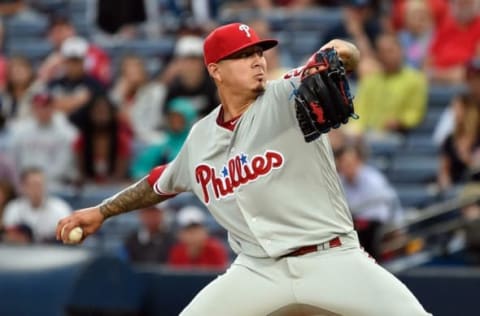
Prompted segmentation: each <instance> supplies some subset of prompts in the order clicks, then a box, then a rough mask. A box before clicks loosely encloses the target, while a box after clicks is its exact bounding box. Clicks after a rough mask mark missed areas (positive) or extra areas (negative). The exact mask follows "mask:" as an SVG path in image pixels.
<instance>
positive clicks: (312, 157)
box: [154, 70, 353, 258]
mask: <svg viewBox="0 0 480 316" xmlns="http://www.w3.org/2000/svg"><path fill="white" fill-rule="evenodd" d="M295 74H296V71H295V70H294V71H292V72H291V74H287V75H286V76H285V77H284V78H283V79H280V80H276V81H273V82H269V83H268V84H267V87H266V91H265V92H264V93H263V94H262V95H261V96H259V97H258V98H257V99H256V101H255V102H254V103H253V104H252V105H251V106H250V107H249V108H248V110H247V111H246V112H245V113H243V115H242V116H241V117H240V118H239V119H238V122H236V125H235V128H234V129H233V131H231V130H229V129H227V128H225V127H222V126H220V125H218V124H217V117H218V115H219V112H220V108H221V107H218V108H217V109H215V110H214V111H213V112H212V113H210V114H209V115H208V116H207V117H205V118H203V119H202V120H200V121H199V122H197V124H195V126H194V127H193V128H192V130H191V133H190V135H189V137H188V139H187V140H186V142H185V144H184V146H183V148H182V150H181V152H180V153H179V154H178V156H177V157H176V159H175V160H174V161H173V162H171V163H170V164H169V165H168V166H167V168H166V169H165V171H164V172H163V174H162V175H161V177H160V178H159V180H157V182H156V183H155V185H154V189H155V190H156V192H157V193H159V194H167V193H168V194H170V193H178V192H183V191H193V192H194V193H195V194H196V195H197V196H198V198H199V199H201V200H202V201H203V202H204V203H205V205H206V206H207V207H208V209H209V210H210V211H211V213H212V214H213V216H214V217H215V218H216V220H217V221H218V223H220V224H221V225H222V226H224V227H225V228H226V229H227V230H228V232H229V242H230V245H231V247H232V249H233V250H234V251H235V252H237V253H244V254H246V255H249V256H253V257H273V258H275V257H279V256H281V255H283V254H286V253H288V252H290V251H292V250H293V249H296V248H298V247H301V246H304V245H314V244H320V243H323V242H325V241H328V240H330V239H332V238H334V237H335V236H337V235H345V234H348V233H350V232H352V231H353V225H352V219H351V215H350V212H349V210H348V207H347V204H346V201H345V198H344V193H343V190H342V187H341V184H340V181H339V178H338V176H337V172H336V169H335V163H334V159H333V155H332V150H331V147H330V144H329V141H328V138H327V136H326V135H323V136H322V137H320V138H319V139H318V140H316V141H314V142H312V143H306V142H305V141H304V140H303V134H302V133H301V131H300V129H299V127H298V122H297V120H296V117H295V108H294V100H293V96H292V92H293V90H294V86H296V85H298V84H299V80H298V76H295Z"/></svg>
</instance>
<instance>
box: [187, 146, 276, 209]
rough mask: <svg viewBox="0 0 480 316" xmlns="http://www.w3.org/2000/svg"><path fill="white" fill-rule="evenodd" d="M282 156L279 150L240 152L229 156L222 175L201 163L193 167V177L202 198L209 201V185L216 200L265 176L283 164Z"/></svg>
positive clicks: (206, 201) (213, 168)
mask: <svg viewBox="0 0 480 316" xmlns="http://www.w3.org/2000/svg"><path fill="white" fill-rule="evenodd" d="M283 162H284V158H283V155H282V154H281V153H279V152H276V151H273V150H267V151H266V152H265V153H264V154H263V155H256V156H253V158H252V159H250V161H249V159H248V157H247V155H245V154H241V155H236V156H234V157H232V158H230V159H229V160H228V161H227V163H226V165H225V166H223V168H222V170H220V172H221V174H222V176H219V175H217V170H216V169H215V167H212V166H210V165H209V164H206V163H202V164H199V165H197V166H196V167H195V178H196V180H197V183H199V184H200V185H201V186H202V192H203V200H204V202H205V203H206V204H208V203H209V202H210V195H209V193H208V185H211V187H212V188H213V192H214V194H215V198H216V199H217V200H219V199H221V198H223V197H226V196H228V195H229V194H232V193H233V192H234V190H235V189H236V188H238V187H240V186H242V185H245V184H247V183H249V182H252V181H255V180H256V179H257V178H259V177H262V176H266V175H267V174H269V173H270V172H271V171H272V170H273V169H279V168H281V167H282V166H283Z"/></svg>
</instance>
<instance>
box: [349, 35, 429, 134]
mask: <svg viewBox="0 0 480 316" xmlns="http://www.w3.org/2000/svg"><path fill="white" fill-rule="evenodd" d="M376 48H377V54H378V59H379V61H380V63H381V64H382V68H383V71H382V72H380V73H375V74H370V75H368V76H365V77H363V78H362V79H361V80H360V82H359V86H358V90H357V95H356V97H355V100H354V103H355V111H356V112H357V113H358V115H359V116H360V119H359V120H357V121H352V122H351V124H349V125H348V129H349V130H350V131H353V132H354V133H357V134H362V133H365V132H372V133H373V134H380V135H382V134H386V135H388V134H392V133H393V134H395V133H404V132H407V131H408V130H410V129H412V128H414V127H416V126H417V125H418V124H419V123H420V122H421V121H422V119H423V116H424V114H425V110H426V102H427V91H428V85H427V80H426V77H425V75H424V74H423V73H421V72H419V71H418V70H415V69H412V68H410V67H407V66H405V65H404V64H403V52H402V49H401V46H400V43H399V41H398V39H397V38H396V36H395V35H391V34H382V35H380V36H379V37H378V39H377V41H376Z"/></svg>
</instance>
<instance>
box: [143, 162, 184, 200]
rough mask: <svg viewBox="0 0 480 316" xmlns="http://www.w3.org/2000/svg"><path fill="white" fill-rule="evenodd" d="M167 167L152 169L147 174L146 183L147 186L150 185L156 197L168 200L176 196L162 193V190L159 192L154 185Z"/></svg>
mask: <svg viewBox="0 0 480 316" xmlns="http://www.w3.org/2000/svg"><path fill="white" fill-rule="evenodd" d="M167 166H168V165H161V166H158V167H155V168H153V169H152V170H151V171H150V173H149V174H148V177H147V181H148V184H150V186H151V187H152V188H153V190H154V191H155V193H157V194H158V195H163V196H166V197H169V198H170V197H174V196H176V195H177V194H172V193H165V192H162V190H160V188H159V186H158V185H157V184H156V183H157V181H158V179H160V176H161V175H162V173H163V172H164V171H165V169H166V168H167Z"/></svg>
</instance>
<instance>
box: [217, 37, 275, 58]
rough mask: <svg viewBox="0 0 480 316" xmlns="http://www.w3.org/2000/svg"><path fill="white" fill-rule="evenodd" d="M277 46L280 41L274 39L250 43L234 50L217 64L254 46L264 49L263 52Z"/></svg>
mask: <svg viewBox="0 0 480 316" xmlns="http://www.w3.org/2000/svg"><path fill="white" fill-rule="evenodd" d="M277 45H278V41H277V40H274V39H265V40H261V41H258V42H254V43H248V44H246V45H243V46H240V47H239V48H237V49H236V50H234V51H232V52H229V53H228V54H227V55H226V56H225V57H222V58H220V59H219V60H218V61H217V62H219V61H221V60H224V59H226V58H228V57H229V56H232V55H233V54H236V53H238V52H239V51H241V50H243V49H246V48H249V47H252V46H260V47H261V48H262V49H263V51H266V50H269V49H270V48H274V47H275V46H277Z"/></svg>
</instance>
